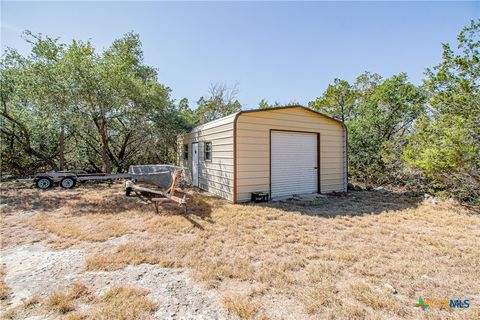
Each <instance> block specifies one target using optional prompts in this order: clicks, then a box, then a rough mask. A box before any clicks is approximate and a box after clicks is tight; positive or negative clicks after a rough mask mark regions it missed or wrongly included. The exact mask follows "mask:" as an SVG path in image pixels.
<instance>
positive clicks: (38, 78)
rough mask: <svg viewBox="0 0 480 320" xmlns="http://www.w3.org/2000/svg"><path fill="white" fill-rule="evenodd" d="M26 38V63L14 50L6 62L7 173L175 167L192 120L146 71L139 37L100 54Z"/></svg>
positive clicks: (76, 44) (81, 45) (85, 45)
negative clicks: (150, 165) (178, 140)
mask: <svg viewBox="0 0 480 320" xmlns="http://www.w3.org/2000/svg"><path fill="white" fill-rule="evenodd" d="M26 37H27V41H28V42H29V43H30V44H31V45H32V49H31V53H30V55H29V56H27V57H24V56H21V55H20V54H18V52H16V51H15V50H13V49H9V50H7V51H6V52H5V54H4V56H3V58H2V60H1V69H0V72H1V81H2V86H1V98H2V110H1V115H2V118H1V121H2V123H1V127H0V129H1V138H2V142H8V143H2V147H1V152H2V168H1V169H2V172H14V173H18V174H25V173H27V172H28V171H37V170H51V169H58V168H61V167H63V166H64V165H65V167H66V168H84V169H90V170H103V171H106V172H109V171H111V170H112V169H114V170H116V171H124V170H125V169H126V168H127V167H128V165H130V164H133V163H148V162H150V163H168V162H174V160H175V150H176V148H175V144H176V135H177V134H178V133H180V132H182V131H184V130H187V129H188V127H189V125H190V124H189V120H188V119H185V117H183V115H182V114H181V112H180V111H179V110H178V109H177V108H176V107H175V105H174V104H173V101H172V100H171V98H170V89H169V88H168V87H165V86H163V85H162V84H160V83H158V79H157V72H156V70H155V69H153V68H151V67H149V66H146V65H144V64H143V52H142V47H141V42H140V39H139V36H138V35H136V34H134V33H127V34H126V35H124V36H123V37H122V38H120V39H117V40H115V41H114V42H113V43H112V45H111V46H110V47H109V48H107V49H106V50H105V51H103V52H100V53H97V52H96V51H95V48H93V46H92V45H91V43H89V42H82V41H76V40H74V41H72V42H71V43H70V44H68V45H66V44H62V43H59V41H58V39H54V38H50V37H43V36H41V35H34V34H32V33H30V32H27V33H26Z"/></svg>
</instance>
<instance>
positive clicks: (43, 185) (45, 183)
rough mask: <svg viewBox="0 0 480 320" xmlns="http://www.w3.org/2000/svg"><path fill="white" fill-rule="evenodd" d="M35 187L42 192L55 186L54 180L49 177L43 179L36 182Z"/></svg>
mask: <svg viewBox="0 0 480 320" xmlns="http://www.w3.org/2000/svg"><path fill="white" fill-rule="evenodd" d="M35 186H36V187H37V188H38V189H41V190H47V189H50V188H51V187H52V186H53V180H52V179H50V178H48V177H41V178H38V179H37V181H35Z"/></svg>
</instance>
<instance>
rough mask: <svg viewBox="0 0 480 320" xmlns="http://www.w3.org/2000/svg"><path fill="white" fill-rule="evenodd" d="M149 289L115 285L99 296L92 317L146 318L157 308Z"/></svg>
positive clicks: (116, 318)
mask: <svg viewBox="0 0 480 320" xmlns="http://www.w3.org/2000/svg"><path fill="white" fill-rule="evenodd" d="M147 296H148V291H146V290H143V289H138V288H133V287H113V288H111V289H110V290H108V291H107V292H105V293H104V294H103V295H101V296H100V297H99V299H98V300H99V304H98V305H97V306H96V307H95V311H93V313H92V314H91V316H89V318H90V319H98V320H101V319H115V320H130V319H145V318H147V317H148V316H151V315H152V314H153V313H154V312H155V310H156V309H157V307H158V306H157V304H156V303H154V302H153V301H152V300H150V299H149V298H148V297H147Z"/></svg>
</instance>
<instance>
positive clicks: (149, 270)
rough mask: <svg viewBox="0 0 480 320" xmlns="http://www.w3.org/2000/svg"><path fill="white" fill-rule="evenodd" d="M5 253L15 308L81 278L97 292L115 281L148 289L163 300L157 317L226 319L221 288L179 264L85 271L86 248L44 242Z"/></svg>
mask: <svg viewBox="0 0 480 320" xmlns="http://www.w3.org/2000/svg"><path fill="white" fill-rule="evenodd" d="M0 255H1V260H2V263H3V264H4V265H5V267H6V276H5V282H6V284H7V286H8V287H9V288H11V290H12V297H11V300H10V307H15V306H17V305H19V304H21V303H22V301H23V300H26V299H28V298H30V297H31V296H32V295H34V294H37V295H39V296H40V297H41V298H46V297H47V296H48V295H50V294H51V293H52V292H53V291H66V290H67V288H68V287H69V286H70V285H71V284H73V283H75V282H81V283H84V284H86V285H87V286H89V287H90V288H93V289H94V290H96V291H97V293H98V294H101V293H102V292H104V291H106V290H108V289H109V288H111V287H112V286H116V285H122V286H133V287H137V288H143V289H146V290H148V291H149V292H150V298H151V299H152V300H153V301H155V302H157V303H158V305H159V308H158V310H157V311H156V313H155V318H157V319H222V318H225V314H224V311H223V309H222V307H221V306H220V304H219V303H218V297H217V295H216V293H215V292H213V291H209V290H206V289H203V288H201V287H200V286H198V285H197V284H195V283H193V282H192V281H191V280H190V279H189V278H188V277H187V275H186V274H185V273H184V272H183V271H180V270H177V269H170V268H162V267H159V266H157V265H149V264H141V265H137V266H127V267H125V268H123V269H121V270H116V271H111V272H104V271H95V272H82V267H83V265H84V261H85V253H84V252H83V250H79V249H67V250H60V251H49V250H47V249H46V248H45V247H44V246H42V245H41V244H28V245H22V246H17V247H13V248H9V249H6V250H2V251H0Z"/></svg>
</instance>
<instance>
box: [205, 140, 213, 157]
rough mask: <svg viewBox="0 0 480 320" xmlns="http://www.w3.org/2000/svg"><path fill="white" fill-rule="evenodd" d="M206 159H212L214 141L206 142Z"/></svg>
mask: <svg viewBox="0 0 480 320" xmlns="http://www.w3.org/2000/svg"><path fill="white" fill-rule="evenodd" d="M205 161H212V143H211V142H205Z"/></svg>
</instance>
